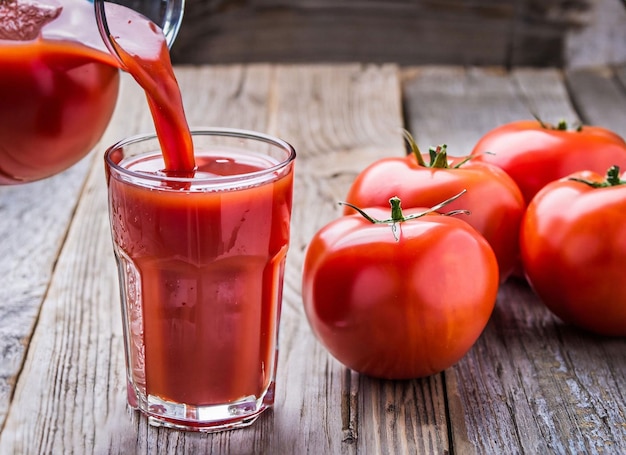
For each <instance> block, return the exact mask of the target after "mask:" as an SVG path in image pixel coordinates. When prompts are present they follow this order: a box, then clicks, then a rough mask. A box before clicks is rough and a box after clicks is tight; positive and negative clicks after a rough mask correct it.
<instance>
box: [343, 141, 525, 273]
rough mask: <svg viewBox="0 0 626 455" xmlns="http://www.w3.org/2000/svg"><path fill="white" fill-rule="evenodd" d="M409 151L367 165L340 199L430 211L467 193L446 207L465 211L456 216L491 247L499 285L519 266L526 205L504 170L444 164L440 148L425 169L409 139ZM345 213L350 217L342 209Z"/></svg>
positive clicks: (481, 165) (465, 161)
mask: <svg viewBox="0 0 626 455" xmlns="http://www.w3.org/2000/svg"><path fill="white" fill-rule="evenodd" d="M409 143H410V145H411V147H412V148H413V151H414V153H412V154H410V155H408V156H406V157H400V158H384V159H381V160H378V161H376V162H374V163H372V164H371V165H370V166H369V167H367V168H366V169H365V170H364V171H363V172H361V173H360V174H359V175H358V176H357V178H356V179H355V181H354V182H353V183H352V186H351V187H350V189H349V191H348V195H347V196H346V201H347V202H349V203H351V204H354V205H356V206H358V207H376V206H378V207H385V206H387V205H388V204H389V202H388V201H389V198H390V197H392V196H398V197H399V198H400V199H401V200H402V204H403V205H404V206H405V207H430V206H432V205H434V204H436V203H438V202H440V201H442V200H443V199H446V198H449V197H451V196H453V195H455V194H458V193H459V192H460V191H462V190H463V189H466V190H467V193H466V194H465V195H463V197H462V198H460V199H458V200H456V201H454V202H453V203H451V204H449V206H447V208H448V209H450V210H459V209H465V210H468V211H469V214H465V215H460V216H459V218H460V219H462V220H463V221H466V222H468V223H469V224H470V225H471V226H473V227H474V228H475V229H476V230H477V231H478V232H480V233H481V234H482V235H483V236H484V237H485V238H486V239H487V241H488V242H489V244H490V245H491V247H492V249H493V251H494V253H495V255H496V258H497V260H498V266H499V268H500V279H501V281H505V280H506V279H507V278H508V277H509V275H510V274H511V273H512V272H513V270H514V269H515V267H516V265H517V264H519V245H518V238H519V225H520V223H521V220H522V216H523V215H524V210H525V208H526V204H525V203H524V198H523V197H522V194H521V192H520V190H519V188H518V187H517V185H516V184H515V182H514V181H513V179H511V178H510V177H509V176H508V175H507V174H506V173H505V172H503V171H502V170H501V169H499V168H498V167H496V166H492V165H489V164H485V163H479V162H474V160H468V159H467V157H465V158H454V159H452V160H449V159H448V157H447V154H446V151H445V146H444V147H439V148H437V149H436V150H434V151H433V150H432V149H431V163H430V165H426V163H425V162H424V160H423V158H422V156H421V154H420V153H419V150H417V146H416V145H415V143H414V142H413V140H412V139H411V138H410V136H409ZM344 213H345V214H348V213H354V212H353V210H352V209H350V208H346V210H345V211H344Z"/></svg>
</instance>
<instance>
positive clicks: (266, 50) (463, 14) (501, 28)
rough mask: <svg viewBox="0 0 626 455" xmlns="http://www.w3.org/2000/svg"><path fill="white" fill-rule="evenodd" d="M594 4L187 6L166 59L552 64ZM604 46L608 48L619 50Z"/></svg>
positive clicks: (238, 1) (297, 0) (412, 1)
mask: <svg viewBox="0 0 626 455" xmlns="http://www.w3.org/2000/svg"><path fill="white" fill-rule="evenodd" d="M594 4H595V2H591V1H589V0H577V1H571V2H562V1H558V0H550V1H546V0H544V1H541V2H538V1H534V0H520V1H517V0H508V1H494V0H482V1H472V2H462V1H456V0H445V1H444V0H440V1H436V2H433V1H428V0H393V1H380V0H378V1H367V0H343V1H328V0H292V1H284V0H243V1H242V0H190V1H188V2H187V3H186V7H185V8H186V16H185V18H184V20H183V25H182V27H181V30H180V34H179V36H178V38H177V39H176V42H175V43H174V47H173V48H172V56H173V59H174V61H175V62H177V63H233V62H235V63H236V62H247V63H249V62H274V63H307V62H308V63H310V62H317V63H328V62H353V61H359V62H370V63H386V62H395V63H398V64H402V65H417V64H455V65H500V66H527V65H539V66H547V65H549V66H558V65H562V64H564V48H565V45H564V42H565V39H566V37H567V36H568V31H569V30H570V29H572V28H576V29H579V28H582V29H585V27H586V26H587V23H591V22H593V20H594V19H595V16H594V14H593V12H588V10H589V9H591V8H593V7H594ZM594 36H595V35H594ZM603 42H604V43H605V44H607V51H609V52H610V50H611V49H613V48H615V47H617V48H619V47H621V45H620V44H619V43H617V42H616V43H611V42H610V41H607V40H604V41H603Z"/></svg>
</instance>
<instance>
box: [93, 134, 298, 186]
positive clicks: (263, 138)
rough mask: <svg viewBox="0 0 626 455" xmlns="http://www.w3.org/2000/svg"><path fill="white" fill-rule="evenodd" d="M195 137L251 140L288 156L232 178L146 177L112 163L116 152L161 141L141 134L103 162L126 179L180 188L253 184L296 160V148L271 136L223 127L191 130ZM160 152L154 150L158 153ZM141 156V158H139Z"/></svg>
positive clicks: (118, 146) (111, 149)
mask: <svg viewBox="0 0 626 455" xmlns="http://www.w3.org/2000/svg"><path fill="white" fill-rule="evenodd" d="M190 132H191V135H192V136H221V137H230V138H242V139H251V140H256V141H259V142H264V143H266V144H270V145H272V146H276V147H278V148H280V149H283V150H284V151H285V152H286V153H287V156H286V158H285V159H283V160H281V161H280V162H278V163H277V164H275V165H273V166H271V167H268V168H264V169H261V170H258V171H253V172H246V173H244V174H237V175H230V176H211V177H206V176H201V177H196V176H194V177H178V176H168V175H154V174H147V173H145V172H139V171H133V170H130V169H128V168H126V167H124V166H121V165H119V164H118V163H116V162H115V161H113V160H112V159H111V155H112V154H113V153H114V152H115V151H117V150H121V149H123V148H124V147H126V146H128V145H132V144H137V143H140V142H145V141H149V140H158V136H157V134H156V133H154V132H153V133H140V134H135V135H132V136H128V137H126V138H124V139H121V140H119V141H117V142H116V143H114V144H113V145H111V146H110V147H107V149H106V151H105V152H104V160H105V163H106V165H107V166H108V167H109V168H111V169H114V170H115V171H116V172H118V173H119V174H122V175H125V176H127V177H132V178H133V179H141V180H144V181H146V180H147V181H154V182H163V181H164V180H167V181H168V182H172V183H181V184H193V185H203V184H210V183H218V182H219V183H228V182H237V181H247V180H252V179H255V178H257V177H261V176H265V175H268V174H272V173H275V172H278V171H280V170H281V169H284V168H286V167H287V166H288V165H289V164H291V163H292V162H293V161H294V160H295V159H296V150H295V148H294V147H293V146H292V145H291V144H290V143H289V142H287V141H285V140H283V139H280V138H278V137H276V136H272V135H270V134H266V133H261V132H258V131H253V130H246V129H240V128H221V127H194V128H192V129H191V130H190ZM157 151H158V150H155V152H157ZM149 153H151V152H144V153H142V154H140V155H145V154H149ZM140 155H138V156H140Z"/></svg>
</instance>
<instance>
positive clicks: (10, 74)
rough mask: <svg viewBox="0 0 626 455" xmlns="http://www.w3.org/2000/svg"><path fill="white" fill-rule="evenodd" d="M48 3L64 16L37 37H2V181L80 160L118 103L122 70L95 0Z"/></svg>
mask: <svg viewBox="0 0 626 455" xmlns="http://www.w3.org/2000/svg"><path fill="white" fill-rule="evenodd" d="M5 1H6V0H5ZM40 1H41V2H44V1H45V0H40ZM51 4H54V5H55V7H60V10H59V11H60V14H59V15H58V17H56V18H54V19H51V20H50V22H49V23H47V24H45V25H44V26H43V28H42V29H41V31H40V33H39V34H37V36H34V37H26V38H28V39H24V37H21V38H20V37H18V36H15V37H14V38H15V39H0V184H2V185H9V184H17V183H25V182H30V181H34V180H39V179H42V178H45V177H49V176H51V175H54V174H57V173H58V172H61V171H63V170H65V169H66V168H68V167H70V166H71V165H73V164H75V163H76V162H77V161H79V160H80V159H81V158H83V157H84V156H85V155H87V153H89V151H91V149H92V148H93V147H94V146H95V144H96V143H97V142H98V140H99V139H100V137H101V136H102V134H103V133H104V131H105V129H106V127H107V125H108V123H109V121H110V119H111V116H112V114H113V110H114V108H115V104H116V102H117V96H118V88H119V67H118V64H117V62H116V60H115V59H114V58H113V57H112V56H111V55H110V53H109V52H108V51H107V49H106V47H105V46H104V44H103V43H102V39H101V38H100V35H99V34H98V29H97V26H96V22H95V19H94V13H93V6H92V5H91V3H89V2H88V1H86V0H55V1H54V2H51ZM2 19H3V18H0V21H1V20H2ZM77 24H80V26H79V25H77ZM18 38H20V39H18Z"/></svg>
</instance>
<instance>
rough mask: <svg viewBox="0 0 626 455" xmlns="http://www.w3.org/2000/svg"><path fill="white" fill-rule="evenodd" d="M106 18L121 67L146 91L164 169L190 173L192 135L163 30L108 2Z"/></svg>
mask: <svg viewBox="0 0 626 455" xmlns="http://www.w3.org/2000/svg"><path fill="white" fill-rule="evenodd" d="M107 18H108V23H109V26H110V27H112V30H115V32H114V33H115V37H111V41H112V42H113V46H114V47H115V50H116V52H117V55H118V56H119V58H120V59H121V61H122V63H123V65H124V69H125V70H126V71H128V73H130V74H131V75H132V76H133V78H135V80H136V81H137V83H138V84H139V85H140V86H141V87H142V88H143V89H144V90H145V92H146V97H147V99H148V106H149V107H150V112H151V113H152V119H153V121H154V126H155V128H156V132H157V135H158V137H159V142H160V144H161V151H162V153H163V158H164V160H165V169H164V170H165V171H166V172H167V173H168V174H169V175H172V176H174V175H176V176H184V177H191V176H193V172H194V169H195V160H194V154H193V144H192V140H191V134H190V132H189V126H188V125H187V120H186V118H185V110H184V107H183V101H182V97H181V94H180V89H179V87H178V82H177V81H176V76H175V75H174V70H173V69H172V64H171V62H170V54H169V49H168V47H167V43H166V42H165V36H164V35H163V32H162V30H161V29H159V28H158V27H156V26H155V25H154V24H153V23H152V22H150V21H149V20H147V19H145V18H141V17H134V18H132V20H129V19H128V10H127V9H126V8H124V7H120V6H118V5H115V4H111V5H108V7H107Z"/></svg>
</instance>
